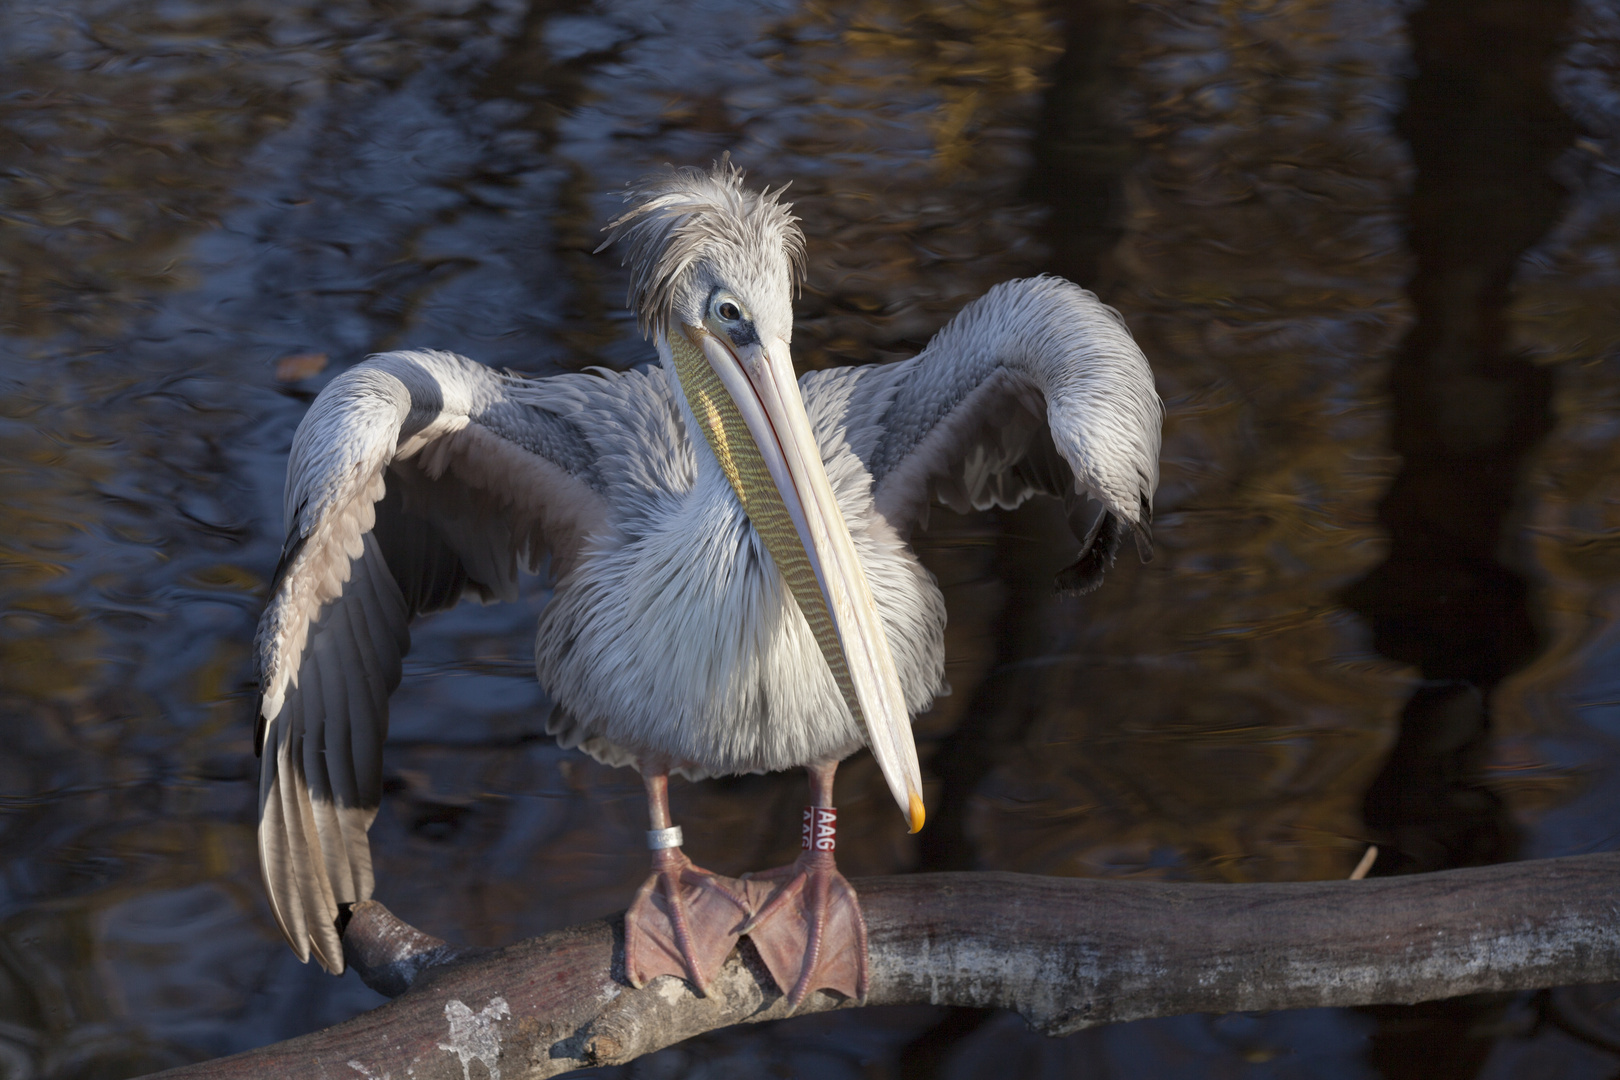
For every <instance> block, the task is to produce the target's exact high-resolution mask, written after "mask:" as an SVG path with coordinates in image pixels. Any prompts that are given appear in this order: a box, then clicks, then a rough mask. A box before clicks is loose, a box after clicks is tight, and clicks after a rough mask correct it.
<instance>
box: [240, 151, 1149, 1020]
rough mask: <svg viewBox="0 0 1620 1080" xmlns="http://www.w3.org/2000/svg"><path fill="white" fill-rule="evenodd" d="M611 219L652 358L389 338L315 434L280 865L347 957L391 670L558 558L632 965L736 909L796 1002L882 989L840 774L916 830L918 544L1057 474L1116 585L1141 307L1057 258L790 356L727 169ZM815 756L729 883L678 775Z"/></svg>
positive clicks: (571, 735)
mask: <svg viewBox="0 0 1620 1080" xmlns="http://www.w3.org/2000/svg"><path fill="white" fill-rule="evenodd" d="M624 198H625V201H626V203H627V204H628V208H627V210H626V212H624V213H623V214H622V215H621V216H619V217H618V218H617V219H616V220H614V221H612V222H611V223H610V224H609V225H608V226H607V227H606V230H605V231H606V232H607V234H608V236H607V240H606V241H605V242H604V244H603V247H607V246H608V245H609V244H617V245H619V248H620V250H621V252H622V253H623V258H624V262H625V264H626V265H627V266H628V267H629V275H630V290H629V303H630V306H631V307H632V308H633V309H634V311H635V314H636V318H637V322H638V326H639V328H640V330H641V332H642V333H643V335H644V336H648V337H651V338H652V340H653V342H654V343H655V345H656V347H657V353H658V363H657V364H656V365H648V366H646V367H643V368H639V369H636V370H631V371H624V372H616V371H606V370H593V371H589V372H584V373H572V374H563V375H554V376H551V377H548V378H526V377H522V376H519V375H516V374H512V373H509V372H507V373H503V372H497V371H494V370H491V369H489V368H487V367H485V366H483V365H481V364H478V363H475V362H473V361H471V360H467V359H464V358H462V357H460V356H456V355H453V354H451V353H447V352H432V351H401V352H391V353H386V354H382V355H379V356H373V357H371V358H370V359H368V360H366V361H365V362H363V363H361V364H359V365H357V366H356V367H354V368H352V369H351V370H349V371H347V372H345V373H344V374H342V375H340V376H339V377H338V378H336V379H334V380H333V381H332V383H331V384H330V385H328V386H327V387H326V389H325V390H323V391H322V393H321V394H320V395H319V397H317V398H316V400H315V402H314V404H313V405H312V406H311V407H310V410H309V413H308V414H307V416H306V417H305V418H304V420H303V422H302V423H301V424H300V425H299V427H298V431H297V434H296V435H295V436H294V439H293V444H292V451H291V455H290V459H289V463H288V469H287V486H286V496H285V513H286V542H285V546H284V548H283V550H282V555H281V560H280V564H279V565H278V567H277V568H276V572H275V576H274V580H273V584H272V587H271V597H270V600H269V604H268V606H267V608H266V610H265V612H264V615H263V618H262V619H261V621H260V624H259V630H258V634H257V638H256V643H255V649H256V660H257V669H258V670H257V673H258V677H259V684H260V693H261V697H260V701H259V706H258V732H257V739H256V745H257V748H258V750H259V753H260V757H261V760H262V768H261V778H260V787H259V832H258V839H259V857H260V866H261V869H262V871H263V875H264V880H265V884H266V887H267V889H268V892H269V895H270V900H271V904H272V907H273V910H274V913H275V917H276V920H277V922H278V923H279V924H280V926H281V929H282V931H283V932H284V933H285V935H286V937H287V940H288V941H289V942H290V943H291V945H292V947H293V950H294V951H295V952H296V953H297V954H298V956H299V957H300V958H301V959H303V960H306V961H307V960H308V958H309V956H310V954H311V953H313V954H314V956H315V957H316V959H317V960H318V961H319V962H320V963H321V964H322V965H324V966H325V967H326V968H327V969H328V970H330V971H333V972H341V971H342V970H343V965H344V960H343V949H342V943H341V937H340V932H341V925H342V921H341V920H342V919H343V918H344V917H345V912H346V910H347V908H348V907H349V906H350V905H352V904H354V903H356V902H358V901H361V900H364V899H366V898H368V897H369V896H370V895H371V893H372V888H373V875H372V864H371V854H370V849H369V846H368V843H367V839H366V832H367V829H368V828H369V827H370V825H371V822H372V820H373V819H374V818H375V816H376V814H377V808H378V804H379V801H380V798H381V792H382V747H383V740H384V738H385V736H386V733H387V726H388V696H389V694H390V693H391V692H392V691H393V689H394V688H395V687H396V686H397V685H398V684H399V681H400V674H401V659H402V657H403V655H404V654H405V652H406V650H407V649H408V647H409V642H410V635H409V625H410V622H411V620H412V618H414V617H415V616H418V615H421V614H423V613H426V612H431V611H436V610H439V609H442V608H446V607H449V606H452V605H454V604H456V603H457V602H459V601H460V600H461V599H462V598H464V597H469V596H472V597H477V598H479V599H480V600H483V601H486V602H488V601H492V600H497V599H500V600H510V599H513V598H514V597H515V595H516V586H517V581H518V574H519V571H520V570H527V571H528V572H531V573H538V572H541V571H542V570H544V571H545V572H547V573H549V575H550V577H551V580H552V582H553V593H552V597H551V599H550V601H549V602H548V603H547V605H546V606H545V608H544V610H543V611H542V613H541V615H540V618H539V627H538V634H537V638H536V644H535V668H536V672H537V674H538V676H539V678H540V681H541V682H542V683H543V684H544V686H545V688H546V690H547V692H548V694H549V696H550V698H551V699H552V701H553V702H554V703H555V704H554V712H553V713H552V715H551V717H550V719H549V721H548V725H547V726H548V730H549V731H550V732H551V733H552V734H553V735H555V736H556V738H557V740H558V742H559V743H560V744H561V745H563V746H565V747H578V748H579V749H580V750H583V751H584V752H586V753H588V754H590V755H591V756H593V757H595V758H596V759H597V760H599V761H603V762H606V763H609V764H611V765H629V766H633V767H635V768H636V769H638V770H639V771H640V772H641V775H642V777H643V779H644V783H645V786H646V791H647V799H648V807H649V818H650V829H649V830H648V833H647V843H648V846H649V847H650V848H651V849H652V862H653V870H652V874H651V875H650V876H649V878H648V879H647V881H646V883H645V884H644V885H643V886H642V887H641V889H640V891H639V892H638V893H637V895H636V897H635V900H634V902H633V903H632V905H631V907H630V909H629V911H628V912H627V914H626V917H625V928H626V956H625V959H626V972H627V974H628V977H629V979H630V981H631V983H632V984H633V985H636V986H641V985H644V984H645V983H646V982H647V981H648V980H649V979H652V978H654V977H656V976H658V975H666V974H667V975H674V976H677V977H681V978H685V979H687V980H689V981H690V982H691V983H692V984H694V985H695V986H696V987H697V989H698V991H699V992H703V991H704V990H705V989H706V988H707V987H708V986H709V984H710V981H711V980H712V979H713V978H714V977H715V974H716V972H717V971H718V968H719V965H720V964H721V962H722V961H723V960H724V959H725V957H726V955H727V953H728V952H729V951H730V950H731V948H732V947H733V946H734V945H736V943H737V940H738V938H739V936H740V935H742V934H745V933H746V934H748V935H750V936H751V937H752V939H753V941H754V943H755V945H756V947H757V948H758V950H759V952H760V955H761V957H762V958H763V959H764V961H765V963H766V964H767V966H768V967H769V969H770V971H771V975H772V977H773V978H774V979H775V980H776V982H777V983H778V984H779V986H780V987H781V988H782V990H783V991H784V993H786V994H787V995H788V996H789V999H790V1005H791V1006H793V1007H796V1006H797V1005H798V1004H799V1002H801V1001H802V1000H803V998H804V997H805V995H806V994H808V993H809V992H810V991H812V990H815V989H830V990H833V991H836V992H838V993H841V994H845V995H847V996H850V997H854V998H864V996H865V994H866V988H867V971H866V964H867V961H866V930H865V924H864V921H863V920H862V918H861V914H860V907H859V904H858V902H857V899H856V896H855V893H854V890H853V889H852V888H851V887H850V885H849V883H848V882H847V881H846V880H845V879H844V878H843V876H842V875H841V874H839V872H838V869H837V866H836V862H835V856H834V850H835V845H836V835H837V824H836V808H835V806H834V802H833V775H834V771H835V769H836V768H837V766H838V763H839V762H840V761H842V760H843V759H844V758H846V757H848V756H849V755H850V754H852V753H854V752H855V751H856V750H858V749H860V748H861V747H862V746H867V747H870V748H871V751H872V754H873V756H874V757H875V758H876V760H877V764H878V765H879V767H880V768H881V770H882V774H883V777H884V779H885V781H886V782H887V785H888V789H889V791H890V792H891V793H892V795H893V796H894V799H895V801H896V803H897V804H898V805H899V808H900V811H901V813H902V815H903V816H904V819H905V821H906V823H907V825H908V827H909V828H910V830H911V831H913V832H915V831H917V830H918V829H920V828H922V825H923V819H924V804H923V784H922V776H921V772H920V769H919V767H918V762H917V752H916V748H915V745H914V744H913V741H912V735H911V717H912V716H913V715H914V714H916V713H918V712H920V711H922V710H924V709H926V708H927V707H928V705H929V704H930V702H931V701H932V700H933V698H934V697H935V695H936V694H938V693H940V692H942V690H943V689H944V677H943V676H944V627H945V604H944V600H943V597H942V596H941V594H940V591H939V589H938V587H937V586H936V584H935V583H934V580H933V578H932V577H931V576H930V575H929V573H928V572H927V571H926V570H924V569H923V567H922V565H921V564H920V563H919V562H918V560H917V557H916V555H915V554H914V553H913V552H912V551H911V549H910V547H909V546H908V543H907V538H908V536H909V535H910V533H911V531H912V530H913V529H914V528H916V527H918V525H919V524H920V523H922V522H923V520H924V516H925V514H926V513H927V510H928V507H929V505H930V504H931V503H932V502H934V501H936V500H937V501H939V502H942V503H943V504H945V505H948V506H950V507H952V508H954V509H957V510H959V511H964V512H965V511H967V510H968V509H970V508H978V509H984V508H988V507H992V506H1000V507H1013V506H1017V505H1018V504H1019V503H1021V502H1023V501H1024V500H1025V499H1027V498H1029V497H1031V496H1033V495H1037V494H1043V495H1050V496H1056V497H1058V498H1061V499H1063V500H1064V502H1065V504H1066V508H1067V511H1068V517H1069V521H1070V524H1071V526H1072V527H1074V529H1075V531H1076V537H1077V538H1078V543H1079V554H1078V558H1077V559H1076V561H1075V563H1074V564H1073V565H1072V566H1070V567H1068V568H1067V569H1066V570H1064V571H1062V572H1061V573H1060V574H1059V575H1058V579H1057V584H1058V587H1059V588H1062V589H1067V590H1075V591H1085V590H1088V589H1090V588H1093V587H1095V586H1096V585H1098V584H1099V583H1100V581H1101V578H1102V575H1103V572H1104V571H1105V569H1106V568H1107V567H1108V566H1110V565H1111V564H1112V562H1113V559H1114V556H1115V553H1116V551H1117V549H1118V548H1119V546H1120V544H1121V542H1122V539H1123V537H1124V536H1125V535H1126V534H1127V533H1130V534H1132V535H1133V536H1134V538H1135V541H1136V545H1137V548H1138V551H1139V553H1140V555H1141V557H1142V559H1143V560H1144V561H1145V560H1146V559H1147V558H1148V557H1149V555H1150V554H1151V540H1150V534H1149V525H1150V521H1151V516H1152V511H1151V507H1152V499H1153V493H1154V490H1155V488H1156V487H1157V484H1158V456H1159V440H1160V425H1161V420H1162V413H1163V407H1162V405H1161V403H1160V401H1159V398H1158V395H1157V394H1156V393H1155V391H1154V385H1153V375H1152V372H1151V371H1150V369H1149V367H1148V364H1147V360H1146V358H1145V357H1144V356H1143V355H1142V352H1141V350H1140V349H1139V348H1137V346H1136V344H1135V342H1134V341H1133V340H1132V338H1131V335H1130V333H1129V331H1128V330H1127V329H1126V326H1125V323H1124V320H1123V319H1121V317H1120V316H1119V314H1118V313H1117V312H1116V311H1114V310H1113V309H1112V308H1109V307H1107V306H1105V305H1104V304H1102V303H1100V302H1099V301H1098V300H1097V298H1096V297H1095V296H1094V295H1092V294H1091V293H1089V292H1087V291H1085V290H1084V289H1081V288H1079V287H1077V286H1075V285H1073V284H1071V283H1069V282H1068V281H1065V280H1062V279H1061V278H1056V277H1049V276H1046V277H1036V278H1029V279H1025V280H1020V281H1012V282H1008V283H1005V284H1002V285H998V286H996V287H995V288H993V289H991V290H990V291H989V292H988V293H986V294H985V295H984V296H983V297H982V298H980V299H979V300H977V301H975V302H973V303H971V304H969V305H968V306H967V307H965V308H964V309H963V310H962V311H961V312H960V313H959V314H958V315H957V316H956V318H955V319H953V320H952V321H951V322H950V323H949V325H947V326H946V327H945V328H944V329H943V330H941V331H940V332H939V333H938V335H937V336H935V337H934V339H933V340H932V341H931V342H930V343H929V344H928V346H927V348H925V349H924V350H923V351H922V352H921V353H920V354H918V355H917V356H915V357H913V358H912V359H910V360H905V361H902V362H899V363H893V364H885V365H873V366H866V367H852V368H839V369H834V370H827V371H815V372H810V373H808V374H806V375H804V376H802V377H796V376H795V374H794V369H793V362H792V356H791V353H790V345H791V342H792V339H793V310H792V298H793V292H794V289H795V287H796V285H797V283H798V282H799V281H800V280H801V279H802V277H803V274H804V271H805V246H804V236H803V233H802V231H801V230H800V227H799V224H798V219H797V218H796V217H794V215H793V214H792V213H791V204H788V203H784V202H783V201H782V199H781V191H780V190H778V191H777V192H775V193H772V192H770V191H769V190H766V191H755V190H752V189H750V188H748V187H746V186H744V183H743V176H742V173H741V172H740V171H739V170H738V169H736V168H735V167H734V166H733V165H731V164H730V163H729V161H728V160H723V161H721V162H720V163H717V164H716V165H715V166H714V167H713V168H711V169H709V170H700V169H696V168H682V169H674V168H666V169H665V170H663V171H661V172H657V173H654V174H651V175H649V176H646V177H643V178H642V179H640V180H638V181H636V182H635V183H633V184H631V185H630V186H629V187H628V188H627V189H626V191H625V193H624ZM799 767H803V768H805V769H806V770H807V771H808V775H809V779H810V803H809V805H808V806H807V807H806V809H805V814H804V822H803V850H802V852H801V855H800V857H799V858H798V859H797V860H796V861H795V862H794V863H793V864H791V865H789V866H786V867H782V868H779V869H777V870H771V871H766V872H764V873H760V874H754V875H750V876H747V877H745V878H743V879H731V878H724V877H721V876H719V875H716V874H713V873H711V872H709V871H707V870H704V869H702V868H700V867H697V866H695V865H693V864H692V862H691V861H690V860H689V859H688V858H687V857H686V856H685V855H684V854H683V853H682V851H681V844H682V833H681V830H680V828H679V827H678V826H676V825H675V824H674V823H673V822H672V821H671V820H670V814H669V803H668V795H667V791H668V778H669V776H670V775H671V774H677V775H681V776H685V777H687V778H689V779H692V780H701V779H703V778H706V777H714V776H726V775H734V774H739V773H751V772H765V771H777V770H786V769H794V768H799Z"/></svg>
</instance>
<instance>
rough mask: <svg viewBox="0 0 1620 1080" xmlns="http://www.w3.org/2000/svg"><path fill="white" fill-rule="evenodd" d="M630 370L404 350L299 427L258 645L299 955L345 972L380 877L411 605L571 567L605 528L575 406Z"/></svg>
mask: <svg viewBox="0 0 1620 1080" xmlns="http://www.w3.org/2000/svg"><path fill="white" fill-rule="evenodd" d="M619 378H620V377H614V378H596V377H592V376H577V375H574V376H559V377H558V379H559V380H561V381H560V382H557V385H556V386H554V387H553V386H547V385H546V384H548V383H552V382H554V380H522V379H519V378H517V377H516V376H507V375H500V374H497V373H495V372H493V371H490V370H489V369H487V368H484V367H482V366H481V365H479V364H475V363H473V362H472V361H469V360H465V359H463V358H461V357H457V356H452V355H450V354H448V353H390V354H387V355H384V356H379V357H373V358H372V359H371V360H369V361H367V362H366V363H365V364H362V365H360V366H358V367H356V368H354V369H353V370H351V371H349V372H346V373H345V374H344V375H342V376H340V377H339V378H338V379H336V380H334V381H333V383H332V384H331V386H329V387H328V388H327V389H326V390H325V391H323V392H322V394H321V395H320V397H319V398H317V399H316V401H315V403H314V405H312V406H311V408H310V411H309V414H308V415H307V416H306V417H305V419H304V422H303V423H302V424H301V425H300V426H299V429H298V433H297V435H296V436H295V437H294V440H293V450H292V455H291V458H290V460H289V463H288V484H287V497H286V508H287V522H288V536H287V542H286V544H285V545H284V547H283V553H282V558H281V562H280V564H279V565H278V567H277V571H276V575H275V581H274V584H273V587H272V595H271V598H270V602H269V604H268V606H267V607H266V610H265V613H264V616H263V618H262V619H261V620H260V623H259V633H258V638H257V642H256V648H257V664H258V672H259V681H260V691H261V698H260V705H259V717H258V722H259V724H260V733H259V739H258V745H259V748H260V752H261V769H260V788H259V806H260V818H259V854H260V867H261V870H262V872H263V875H264V879H265V885H266V888H267V890H268V891H269V894H270V899H271V906H272V910H273V911H274V913H275V917H276V921H277V922H278V923H279V924H280V926H281V928H282V931H283V932H284V933H285V934H286V936H287V940H288V941H289V942H290V943H291V944H292V946H293V949H294V951H295V952H297V953H298V955H299V957H300V958H302V959H306V960H307V959H308V958H309V956H310V955H311V954H312V953H313V954H314V956H315V958H316V959H317V960H319V961H320V963H321V964H322V965H323V966H325V967H326V968H328V969H329V970H332V971H335V972H338V971H342V970H343V965H344V961H343V947H342V937H341V931H340V923H339V920H340V918H341V917H342V909H343V907H344V906H345V905H349V904H353V903H355V902H357V901H359V900H363V899H366V898H367V897H369V896H370V895H371V891H372V887H373V874H372V864H371V851H370V846H369V844H368V841H367V838H366V833H367V830H368V829H369V828H370V826H371V823H372V821H373V820H374V819H375V817H376V814H377V807H378V804H379V802H380V800H381V796H382V748H383V742H384V740H385V739H386V737H387V731H388V696H389V694H390V693H392V692H393V690H394V688H395V687H397V686H398V685H399V681H400V678H401V674H402V671H403V658H404V655H405V652H406V651H407V650H408V649H409V647H410V630H409V624H410V620H411V618H412V617H414V616H415V615H417V614H420V613H423V612H428V611H435V610H439V609H441V608H445V607H449V606H451V605H453V604H455V603H456V602H458V601H459V600H460V599H461V598H462V597H463V596H464V595H468V594H470V595H474V596H477V597H479V598H480V599H484V600H490V599H496V598H508V597H513V596H515V595H516V589H517V571H518V568H519V566H520V565H522V566H527V567H528V568H530V569H534V568H535V567H537V566H538V565H539V564H540V562H541V560H542V559H543V558H544V557H545V556H546V555H547V554H548V553H549V554H550V555H551V557H552V565H553V567H554V568H557V567H561V566H565V565H566V562H567V560H568V559H570V558H572V556H573V554H574V553H575V552H576V551H577V550H578V548H579V545H580V544H581V543H583V541H584V538H585V537H586V536H587V535H590V534H591V533H592V532H594V531H599V530H600V529H602V528H603V527H604V523H605V522H606V520H607V511H606V504H605V502H604V501H603V500H602V498H601V496H600V494H599V493H598V492H597V491H596V490H595V488H593V486H592V479H593V478H592V476H591V475H590V474H589V472H588V471H582V470H586V467H587V466H588V464H589V462H590V461H591V455H590V448H589V447H581V446H579V445H578V444H579V443H580V442H581V441H582V436H581V431H580V427H579V425H578V424H577V422H576V419H577V417H576V416H575V414H577V413H578V412H579V411H580V406H581V404H582V402H590V403H593V404H595V405H597V406H598V407H602V406H604V405H606V406H611V399H612V391H613V388H614V387H616V386H618V385H619V383H618V382H615V379H619ZM581 379H589V380H591V381H592V382H593V383H594V384H598V385H595V386H593V387H591V388H590V391H589V392H583V391H580V390H579V388H578V387H571V384H570V383H569V382H568V380H573V381H578V380H581ZM621 381H622V380H621ZM548 390H555V391H556V393H555V394H548V393H547V391H548ZM553 397H554V398H555V399H556V400H555V402H553V401H552V398H553ZM520 399H521V400H520ZM545 452H550V453H552V454H554V455H555V456H556V457H559V458H562V459H563V462H562V463H561V464H559V463H558V462H557V461H554V460H552V459H551V458H549V457H546V456H544V453H545Z"/></svg>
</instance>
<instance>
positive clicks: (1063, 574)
mask: <svg viewBox="0 0 1620 1080" xmlns="http://www.w3.org/2000/svg"><path fill="white" fill-rule="evenodd" d="M1123 528H1124V527H1123V526H1122V525H1121V524H1120V522H1119V519H1118V518H1117V517H1115V516H1114V515H1113V514H1112V513H1104V514H1102V515H1101V516H1100V517H1098V519H1097V524H1095V525H1093V526H1092V528H1091V534H1090V535H1089V536H1087V537H1086V538H1085V540H1083V541H1081V547H1080V557H1079V558H1078V559H1076V560H1075V561H1074V562H1073V563H1072V564H1071V565H1069V566H1066V567H1064V568H1063V569H1062V570H1060V571H1058V574H1057V577H1056V578H1055V579H1054V580H1053V585H1054V586H1055V587H1056V588H1057V591H1058V592H1060V593H1068V594H1070V595H1073V596H1082V595H1084V594H1086V593H1088V592H1091V591H1092V590H1094V589H1096V588H1097V587H1098V586H1099V585H1101V584H1102V582H1103V575H1104V574H1106V573H1107V572H1108V568H1109V567H1110V566H1113V565H1114V556H1115V555H1116V554H1117V553H1118V551H1119V542H1120V540H1121V539H1123V536H1122V530H1123Z"/></svg>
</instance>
